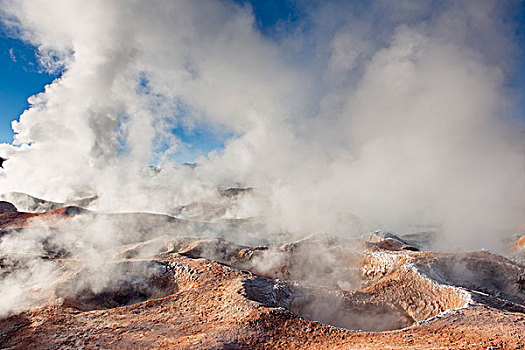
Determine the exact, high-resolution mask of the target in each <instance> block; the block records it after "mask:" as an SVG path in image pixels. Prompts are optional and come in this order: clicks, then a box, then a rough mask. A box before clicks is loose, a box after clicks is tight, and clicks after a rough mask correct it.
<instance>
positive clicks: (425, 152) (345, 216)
mask: <svg viewBox="0 0 525 350" xmlns="http://www.w3.org/2000/svg"><path fill="white" fill-rule="evenodd" d="M1 4H2V9H3V11H2V19H3V22H4V24H5V26H6V27H7V28H9V29H10V30H11V31H12V33H13V34H14V35H17V36H19V37H20V38H22V39H23V40H26V41H27V42H29V43H31V44H32V45H34V46H36V47H37V48H38V53H39V55H40V59H41V62H42V64H43V66H44V67H45V69H49V70H54V71H60V72H62V73H61V75H60V78H58V79H56V80H55V81H54V82H53V83H52V84H50V85H48V86H46V88H45V92H43V93H41V94H38V95H36V96H33V97H31V99H30V102H31V107H30V108H29V109H28V110H26V111H25V112H24V113H23V114H22V115H21V116H20V119H19V121H15V122H14V123H13V129H14V131H15V132H16V135H15V139H14V142H13V144H3V145H1V146H0V153H1V155H2V156H5V157H8V158H9V161H8V162H6V163H5V164H4V167H5V171H3V172H2V176H1V178H0V186H1V188H2V190H3V191H5V192H7V191H21V192H27V193H30V194H32V195H37V196H40V197H44V198H46V199H50V200H55V201H64V200H66V199H68V198H73V197H82V196H87V195H93V194H97V195H98V198H99V199H98V201H97V202H96V203H95V204H94V206H93V208H94V209H98V210H107V211H127V210H147V211H156V212H169V211H170V209H172V208H174V207H176V206H178V205H181V204H188V203H191V202H194V201H202V202H213V201H216V200H217V199H216V187H217V186H219V187H222V188H227V187H231V186H239V185H240V186H251V187H254V188H255V189H256V191H258V196H254V197H250V198H248V199H246V200H245V201H244V202H242V201H241V203H240V204H239V206H238V208H237V209H236V210H235V212H231V213H229V215H230V216H232V217H250V216H263V217H266V218H267V221H268V223H270V224H273V225H276V226H277V227H279V228H280V229H281V230H286V231H294V232H315V231H321V230H322V231H327V232H331V233H338V234H355V233H357V232H362V231H365V230H368V229H375V228H385V229H391V230H397V231H399V232H409V231H410V230H413V226H412V225H419V224H422V225H429V224H432V225H437V226H439V227H441V230H442V232H443V233H444V237H448V238H450V239H454V241H455V244H458V245H465V246H468V247H474V246H487V245H489V244H493V243H494V242H495V241H497V239H496V238H497V237H498V235H500V234H501V233H502V232H508V230H510V229H512V227H513V226H514V225H516V224H518V223H520V221H522V220H523V213H524V212H525V195H524V194H525V173H524V172H525V168H524V152H523V142H522V141H523V137H522V136H523V134H522V133H521V132H520V130H521V129H520V128H521V126H520V125H519V124H518V122H516V120H514V119H513V115H512V110H513V108H512V106H513V101H512V100H510V99H509V97H508V96H509V94H508V91H507V88H506V86H507V85H506V84H507V82H508V80H509V75H510V74H512V62H513V61H512V58H513V57H514V56H513V55H514V51H513V50H515V46H514V43H513V41H512V37H511V33H512V30H513V28H512V22H511V21H508V20H506V16H507V15H508V13H510V11H512V4H509V3H503V2H497V1H465V2H457V1H451V2H439V4H438V3H437V2H433V1H400V2H396V5H395V7H394V6H393V5H391V4H390V3H389V2H386V1H375V2H371V3H366V4H363V3H361V2H355V3H354V2H346V1H330V2H319V3H314V2H305V3H302V2H298V3H297V8H298V9H299V11H301V13H302V14H303V16H302V17H300V19H298V20H296V21H294V22H279V23H277V24H276V25H275V27H274V28H273V29H272V30H273V31H272V32H271V35H263V34H261V32H260V31H259V29H258V27H257V25H256V23H257V22H256V20H255V18H254V15H253V13H252V10H251V8H250V6H248V5H239V4H238V3H234V2H231V1H200V0H192V1H155V2H144V1H128V0H126V1H124V0H122V1H118V0H114V1H107V0H100V1H97V0H94V1H88V2H86V1H70V0H57V1H53V2H49V1H38V0H33V1H29V0H17V1H10V0H4V1H2V2H1ZM202 125H204V126H205V129H206V130H208V132H210V133H217V134H229V135H233V136H232V137H231V138H230V139H228V140H227V141H226V142H225V147H224V149H223V150H217V151H214V152H212V153H210V154H208V155H207V156H203V157H200V158H199V159H197V163H198V166H197V167H195V168H194V169H193V168H189V167H181V166H177V165H176V164H175V163H174V162H173V157H174V155H176V154H177V152H185V151H187V150H188V147H190V146H189V145H188V144H187V143H185V142H183V141H182V140H180V139H179V138H178V137H177V136H176V133H174V132H173V131H174V130H176V129H178V130H181V129H182V130H185V132H186V133H187V134H191V132H192V130H194V129H195V128H196V127H198V126H202ZM148 165H156V166H158V167H160V168H161V171H160V172H155V174H151V173H150V172H148V171H147V169H148V168H147V167H148ZM153 175H155V176H153Z"/></svg>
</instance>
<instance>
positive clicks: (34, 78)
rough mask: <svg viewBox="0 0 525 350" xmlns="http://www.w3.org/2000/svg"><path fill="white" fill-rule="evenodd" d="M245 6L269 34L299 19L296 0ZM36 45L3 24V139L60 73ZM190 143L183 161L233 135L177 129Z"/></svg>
mask: <svg viewBox="0 0 525 350" xmlns="http://www.w3.org/2000/svg"><path fill="white" fill-rule="evenodd" d="M236 2H237V3H240V4H242V5H250V6H252V9H253V11H254V13H255V15H256V25H257V27H258V29H259V30H260V31H261V32H262V33H263V34H264V35H267V36H270V37H271V36H275V35H277V33H278V31H279V29H277V28H280V30H286V26H287V25H289V24H290V23H293V22H294V21H295V20H297V18H298V16H299V12H298V10H297V8H296V6H295V4H294V2H293V1H289V0H237V1H236ZM36 51H37V50H36V48H34V47H32V46H31V45H28V44H27V43H24V42H22V41H20V40H18V39H15V38H13V37H12V36H10V35H9V33H8V32H7V31H6V30H5V28H3V27H1V26H0V76H1V79H0V142H5V143H10V142H12V141H13V131H12V129H11V122H12V121H13V120H16V119H18V118H19V116H20V114H22V112H23V111H24V110H25V109H27V108H28V107H29V104H28V102H27V99H28V97H30V96H32V95H34V94H36V93H39V92H41V91H44V87H45V85H46V84H49V83H51V82H52V81H53V80H54V79H55V78H57V76H55V75H51V74H49V73H47V72H45V71H44V70H42V69H41V68H40V67H39V64H38V59H37V57H36ZM173 133H174V134H175V135H177V136H178V137H179V138H180V139H181V141H182V142H183V143H184V144H185V145H186V146H187V147H186V148H185V150H184V154H181V155H179V156H177V157H175V158H176V160H177V161H179V162H181V163H182V162H193V161H194V160H195V158H197V157H198V156H200V155H204V154H207V153H209V152H210V151H212V150H214V149H220V148H222V147H223V146H224V142H225V141H226V140H227V139H228V138H229V137H231V136H232V135H231V134H229V133H224V132H216V131H211V130H209V129H208V128H206V127H205V126H200V125H197V126H196V127H195V128H194V129H193V130H192V131H191V132H187V131H185V130H184V129H182V128H181V129H176V130H174V131H173Z"/></svg>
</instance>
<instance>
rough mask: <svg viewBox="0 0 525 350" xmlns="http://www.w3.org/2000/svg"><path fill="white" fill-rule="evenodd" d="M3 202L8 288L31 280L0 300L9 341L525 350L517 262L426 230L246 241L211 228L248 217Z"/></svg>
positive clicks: (237, 231) (12, 344)
mask: <svg viewBox="0 0 525 350" xmlns="http://www.w3.org/2000/svg"><path fill="white" fill-rule="evenodd" d="M230 192H231V193H233V191H230ZM230 192H228V193H227V195H224V198H225V200H226V201H236V200H238V197H237V196H238V195H240V194H236V195H235V196H232V195H231V193H230ZM5 197H6V198H7V197H9V198H10V199H11V200H15V201H17V202H16V205H17V206H18V207H19V208H33V209H35V208H38V207H42V206H44V207H45V206H48V207H49V208H50V209H53V206H52V205H51V203H50V202H49V203H48V202H46V201H44V200H41V199H38V198H34V197H31V196H27V195H23V194H21V193H18V194H15V195H13V194H9V195H6V196H5ZM36 204H38V206H37V205H36ZM1 205H2V208H3V212H2V213H0V223H1V230H2V231H1V232H2V240H1V245H0V247H1V253H2V260H1V264H2V265H1V272H2V275H1V278H2V283H3V284H5V285H15V283H18V284H19V288H26V292H25V293H24V294H23V295H21V294H17V293H16V291H12V292H11V293H12V294H4V295H3V296H2V298H3V300H4V302H3V303H2V309H0V311H1V312H2V318H1V320H0V329H2V333H1V334H0V344H1V346H2V348H5V349H62V348H115V349H125V348H128V349H131V348H144V349H146V348H147V349H151V348H158V349H274V348H275V349H278V348H290V349H339V348H341V349H355V348H357V349H369V348H381V349H387V348H414V349H436V348H444V349H445V348H455V349H462V348H465V349H471V348H480V349H486V348H494V349H496V348H501V349H514V348H515V349H519V348H523V342H524V339H523V337H524V334H525V306H524V305H525V293H524V291H525V265H524V264H523V263H520V262H519V259H515V258H514V259H511V258H506V257H503V256H501V255H496V254H492V253H490V252H487V251H473V252H461V253H435V252H429V251H425V250H424V246H425V244H424V242H426V241H428V239H429V235H428V233H422V234H420V235H414V234H412V235H409V236H406V238H404V239H403V238H400V237H398V236H396V235H395V234H392V233H386V232H381V231H376V232H373V233H370V234H366V235H362V236H359V237H356V238H354V239H348V238H343V237H338V236H331V235H326V234H317V235H311V236H308V237H305V238H302V239H299V240H295V241H291V242H289V243H275V242H277V241H276V240H275V241H274V243H273V244H268V245H257V246H251V245H240V244H238V243H235V242H233V241H231V240H225V239H222V238H217V237H210V236H207V235H206V233H207V232H229V233H230V234H231V237H242V234H243V233H244V234H246V232H250V230H259V229H261V227H260V226H259V225H258V224H257V223H256V222H252V221H235V220H234V221H231V220H230V221H213V220H208V221H203V220H195V219H180V218H176V217H173V216H170V215H160V214H151V213H121V214H119V213H115V214H110V213H99V212H96V211H91V210H87V209H81V208H79V207H75V206H70V205H68V203H64V204H63V207H62V208H58V209H54V210H50V211H45V210H44V211H40V212H18V211H16V208H15V205H13V204H11V203H8V202H2V203H1ZM196 206H201V205H200V204H196V205H194V206H192V210H195V211H197V212H201V210H200V209H202V208H200V209H199V210H197V208H196ZM188 210H190V208H188V207H185V208H179V209H177V211H176V212H177V213H179V214H180V213H182V212H188ZM209 219H210V218H209ZM94 223H95V224H94ZM86 227H111V229H112V231H113V232H112V236H113V237H117V238H116V239H115V240H113V241H111V242H108V241H105V242H104V241H103V240H104V236H97V232H96V230H91V231H90V230H86ZM187 232H192V233H193V235H192V236H188V235H186V233H187ZM200 232H201V233H202V234H201V235H195V233H200ZM233 233H234V234H233ZM72 237H75V238H74V239H75V241H74V242H71V241H70V239H71V238H72ZM79 237H80V238H79ZM284 237H285V239H289V238H286V237H287V236H286V235H285V236H284ZM99 240H102V241H103V244H101V245H97V244H98V242H99ZM427 243H428V242H427ZM418 244H419V246H418ZM22 246H26V247H29V248H28V249H26V250H25V251H23V252H22V251H21V247H22ZM512 249H514V250H513V252H514V254H515V255H514V257H519V256H520V255H519V254H521V253H520V251H518V250H516V249H519V248H512ZM516 254H517V255H516ZM3 288H5V286H3ZM6 290H7V291H8V292H9V289H6ZM12 305H16V307H12ZM10 306H11V308H10ZM451 344H453V346H452V345H451Z"/></svg>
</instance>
